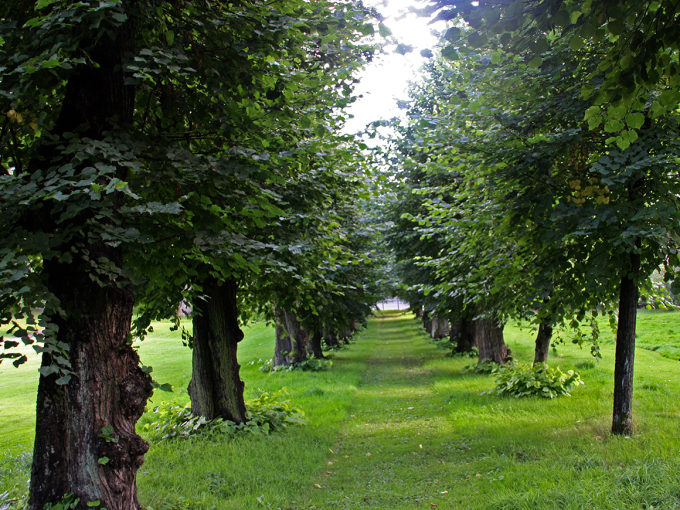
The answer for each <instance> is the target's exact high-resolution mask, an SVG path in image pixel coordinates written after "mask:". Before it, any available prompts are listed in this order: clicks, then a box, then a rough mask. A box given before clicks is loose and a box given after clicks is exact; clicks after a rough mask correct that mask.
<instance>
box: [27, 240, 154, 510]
mask: <svg viewBox="0 0 680 510" xmlns="http://www.w3.org/2000/svg"><path fill="white" fill-rule="evenodd" d="M89 251H90V257H91V258H92V259H95V260H96V259H97V258H99V257H106V258H108V259H109V260H111V261H114V262H116V263H120V258H121V257H120V250H118V249H114V248H111V247H108V246H105V245H103V244H98V245H95V246H91V247H90V250H89ZM46 266H47V267H46V270H47V271H48V274H49V279H48V285H49V288H50V290H51V291H52V292H53V293H54V294H55V295H56V296H57V297H58V298H59V299H60V301H61V303H62V306H63V307H64V308H65V309H66V310H67V312H68V313H69V318H68V319H66V320H65V319H63V318H61V317H52V319H51V320H52V322H54V323H55V324H57V326H58V327H59V333H58V339H59V341H60V342H63V343H64V344H67V345H68V356H69V360H70V362H71V365H72V370H73V372H74V373H75V375H74V376H72V378H71V380H70V382H69V383H68V384H66V385H59V384H56V379H57V375H56V374H51V375H49V376H47V377H45V376H42V375H41V377H40V381H39V384H38V399H37V407H36V434H35V445H34V450H33V466H32V470H31V483H30V496H31V504H30V508H31V509H41V508H42V507H43V505H44V504H45V503H47V502H54V501H57V500H59V499H60V498H61V497H62V496H64V495H65V494H69V493H73V494H75V495H76V496H77V497H79V498H81V504H80V506H81V507H83V508H84V507H85V503H86V502H88V501H97V500H99V501H101V506H104V507H106V508H108V509H109V510H130V509H135V508H139V503H138V502H137V488H136V484H135V476H136V472H137V469H138V468H139V466H141V465H142V463H143V462H144V454H145V453H146V452H147V450H148V449H149V445H148V444H147V443H146V441H144V440H143V439H142V438H141V437H139V436H138V435H137V434H136V433H135V424H136V422H137V420H138V419H139V417H140V416H141V415H142V413H143V412H144V406H145V404H146V400H147V398H148V397H149V395H150V394H151V391H152V387H151V378H150V377H149V376H148V375H147V374H145V373H144V372H143V371H142V370H141V368H140V367H139V357H138V356H137V353H136V351H134V350H133V349H132V346H131V345H130V343H129V342H128V334H129V332H130V322H131V320H132V307H133V304H134V293H133V292H132V288H131V287H130V286H129V285H127V286H125V287H124V288H122V289H121V288H117V287H115V286H113V285H112V286H110V287H100V286H99V285H97V284H96V283H94V282H93V281H92V280H91V279H90V278H89V276H88V274H87V271H86V270H85V269H83V268H78V267H75V263H73V264H59V263H47V264H46ZM126 283H127V282H126ZM42 364H43V366H49V365H51V359H50V356H49V355H48V354H43V362H42ZM109 425H110V426H111V427H113V433H112V434H111V438H112V440H110V441H106V440H105V439H103V438H101V437H99V436H100V434H101V431H102V429H103V428H104V427H106V426H109ZM104 457H107V458H108V459H109V460H108V462H107V463H105V464H101V463H99V459H102V458H104Z"/></svg>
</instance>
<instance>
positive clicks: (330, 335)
mask: <svg viewBox="0 0 680 510" xmlns="http://www.w3.org/2000/svg"><path fill="white" fill-rule="evenodd" d="M323 339H324V341H325V342H326V345H327V346H329V347H340V342H339V341H338V337H337V335H336V334H335V333H334V332H333V331H331V330H326V331H325V332H324V335H323Z"/></svg>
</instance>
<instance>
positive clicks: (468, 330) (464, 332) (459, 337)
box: [449, 318, 475, 353]
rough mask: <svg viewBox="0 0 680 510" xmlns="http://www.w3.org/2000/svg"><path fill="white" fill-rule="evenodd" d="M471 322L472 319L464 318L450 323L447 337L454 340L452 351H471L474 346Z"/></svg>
mask: <svg viewBox="0 0 680 510" xmlns="http://www.w3.org/2000/svg"><path fill="white" fill-rule="evenodd" d="M473 324H474V323H473V322H472V321H470V320H468V319H465V318H463V319H460V320H457V321H456V322H454V323H452V324H451V331H450V332H449V338H450V339H451V341H452V342H456V347H455V348H454V349H453V352H458V353H463V352H472V349H473V347H475V335H474V328H473Z"/></svg>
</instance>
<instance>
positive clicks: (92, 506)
mask: <svg viewBox="0 0 680 510" xmlns="http://www.w3.org/2000/svg"><path fill="white" fill-rule="evenodd" d="M99 505H101V502H100V501H99V500H97V501H88V502H87V506H89V507H90V508H94V507H96V506H99Z"/></svg>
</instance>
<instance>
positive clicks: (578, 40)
mask: <svg viewBox="0 0 680 510" xmlns="http://www.w3.org/2000/svg"><path fill="white" fill-rule="evenodd" d="M584 44H585V41H584V40H583V37H581V36H579V35H575V36H574V37H572V38H571V39H570V40H569V47H570V48H571V49H572V50H574V51H578V50H580V49H581V48H583V45H584Z"/></svg>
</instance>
